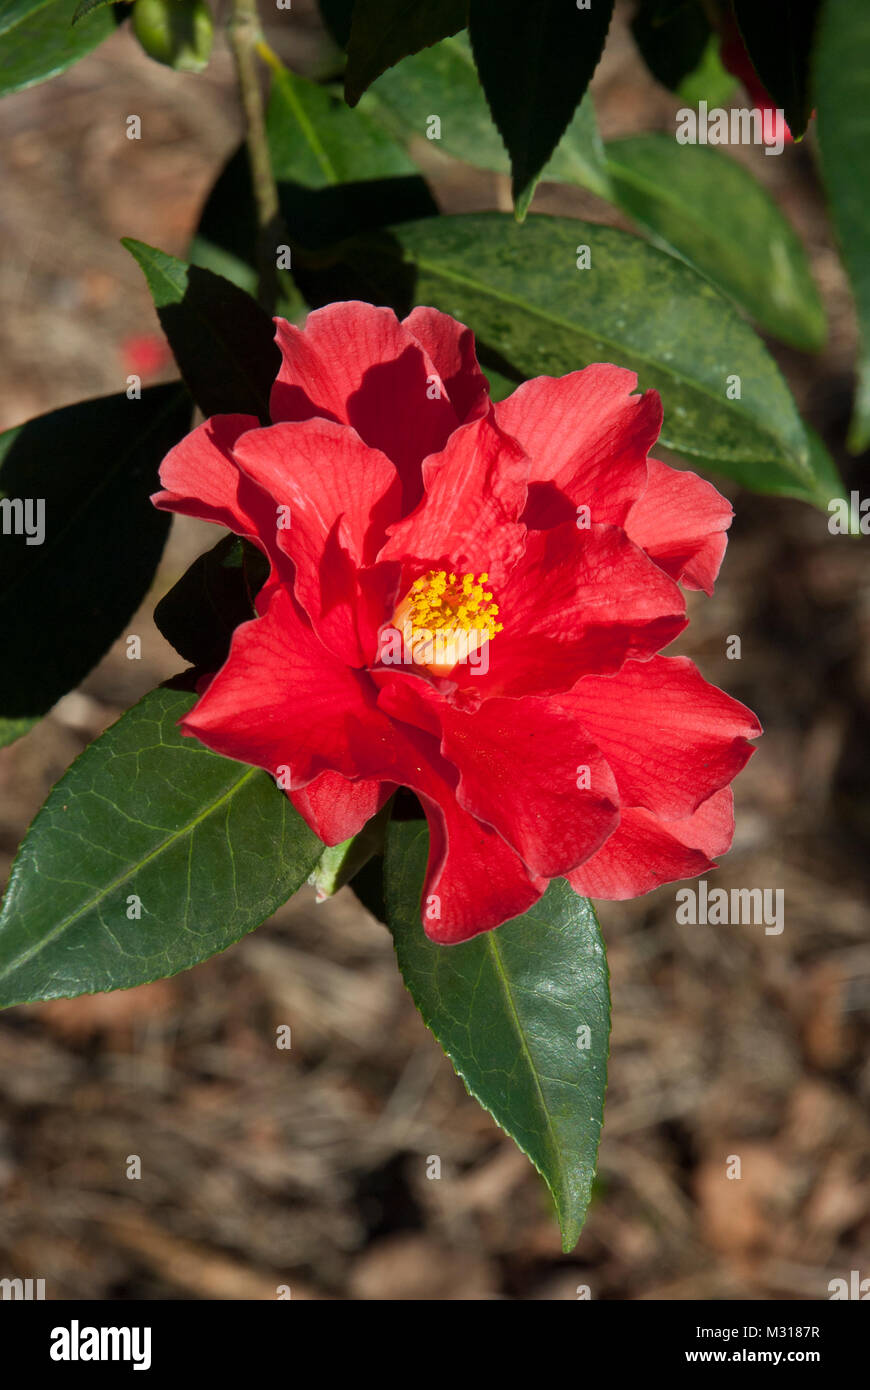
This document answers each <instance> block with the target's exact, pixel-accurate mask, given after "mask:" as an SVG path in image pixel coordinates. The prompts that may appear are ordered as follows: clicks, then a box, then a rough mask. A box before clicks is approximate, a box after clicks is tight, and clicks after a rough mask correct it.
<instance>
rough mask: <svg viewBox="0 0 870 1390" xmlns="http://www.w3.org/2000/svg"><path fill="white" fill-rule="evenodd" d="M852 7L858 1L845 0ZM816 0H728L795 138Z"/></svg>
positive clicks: (806, 89) (801, 118) (807, 100)
mask: <svg viewBox="0 0 870 1390" xmlns="http://www.w3.org/2000/svg"><path fill="white" fill-rule="evenodd" d="M848 3H849V4H850V7H851V8H852V9H853V10H855V11H856V12H858V11H859V10H860V9H861V6H860V5H855V4H854V0H848ZM819 4H820V0H764V3H763V4H759V0H732V5H733V7H734V15H735V17H736V19H737V24H738V26H739V29H740V33H741V35H742V37H743V42H744V44H745V46H746V51H747V53H748V54H749V57H750V58H751V59H752V66H753V67H754V68H755V71H756V73H757V74H758V76H759V78H760V80H761V82H762V84H763V85H764V86H765V87H766V89H767V91H768V93H769V95H770V98H771V100H772V102H773V104H774V106H781V107H782V109H783V111H784V112H785V119H786V123H787V125H788V127H789V129H790V131H791V133H792V135H793V136H794V137H795V139H796V140H798V139H800V137H801V136H802V135H803V133H804V131H805V130H806V128H807V122H808V121H809V118H810V112H811V111H812V99H811V94H810V71H809V70H810V52H811V49H812V43H813V35H814V30H815V25H816V18H817V15H818V11H819Z"/></svg>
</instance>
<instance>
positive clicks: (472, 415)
mask: <svg viewBox="0 0 870 1390" xmlns="http://www.w3.org/2000/svg"><path fill="white" fill-rule="evenodd" d="M402 326H403V327H404V328H406V329H407V330H408V332H409V333H410V334H411V335H412V337H413V338H415V339H416V341H417V342H418V343H419V344H420V346H421V348H422V349H423V351H424V352H425V353H426V354H427V355H428V356H429V358H430V359H431V361H432V362H433V364H434V366H435V370H436V372H437V373H438V375H439V376H440V378H441V380H442V381H443V382H444V385H445V386H446V388H447V394H448V396H449V398H450V403H451V405H452V406H453V409H454V410H455V411H456V417H457V419H458V420H459V421H460V422H462V421H464V420H475V419H477V418H478V416H480V415H485V414H486V413H487V410H488V408H489V382H488V381H487V379H486V377H485V376H484V374H483V372H482V371H481V370H480V367H479V365H478V361H477V353H476V352H475V349H474V334H473V333H472V331H471V329H470V328H466V327H465V324H463V323H459V322H458V321H457V320H456V319H454V318H451V317H450V315H449V314H442V313H441V311H440V310H439V309H430V308H428V307H426V306H424V305H420V306H419V307H418V308H416V309H414V310H413V312H412V313H410V314H409V315H408V317H407V318H406V319H403V320H402Z"/></svg>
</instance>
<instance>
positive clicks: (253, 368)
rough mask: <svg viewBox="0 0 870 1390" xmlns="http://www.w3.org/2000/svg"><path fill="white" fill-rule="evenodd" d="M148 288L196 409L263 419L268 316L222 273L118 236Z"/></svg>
mask: <svg viewBox="0 0 870 1390" xmlns="http://www.w3.org/2000/svg"><path fill="white" fill-rule="evenodd" d="M123 244H124V246H126V248H127V250H128V251H129V252H130V254H131V255H132V256H133V257H135V259H136V260H137V261H138V263H139V265H140V266H141V268H142V271H143V273H144V275H145V279H146V280H147V282H148V288H149V290H150V291H151V297H152V298H153V300H154V304H155V307H156V309H157V315H158V318H159V319H160V323H161V326H162V328H163V331H164V333H165V334H166V337H167V338H168V339H169V346H170V347H171V348H172V351H173V353H174V354H175V360H176V362H177V363H178V368H179V371H180V372H181V375H182V376H183V377H184V380H185V381H186V383H187V385H188V387H189V388H190V392H191V395H192V396H193V398H194V400H195V401H196V403H197V405H198V406H199V408H200V410H201V411H202V413H203V415H234V414H241V415H257V416H259V418H260V420H261V421H262V422H263V423H264V424H267V423H268V421H269V393H270V391H271V389H272V383H273V381H274V380H275V377H276V376H277V375H278V368H279V366H280V364H281V354H280V352H279V351H278V348H277V346H276V345H275V342H274V336H275V330H274V327H273V324H272V320H271V319H270V318H269V315H268V314H267V313H265V311H264V310H263V309H261V308H260V306H259V304H257V303H256V301H255V300H253V299H252V298H251V297H250V295H248V294H245V292H244V290H240V289H239V288H238V286H237V285H233V284H231V283H230V281H229V280H224V279H223V278H222V276H220V275H215V274H214V273H213V272H212V271H210V270H203V269H202V267H201V266H190V265H188V264H187V263H186V262H185V261H179V260H177V259H176V258H175V256H168V255H167V254H166V252H165V251H158V250H156V248H155V247H153V246H146V245H145V243H144V242H142V241H134V240H133V238H132V237H124V238H123Z"/></svg>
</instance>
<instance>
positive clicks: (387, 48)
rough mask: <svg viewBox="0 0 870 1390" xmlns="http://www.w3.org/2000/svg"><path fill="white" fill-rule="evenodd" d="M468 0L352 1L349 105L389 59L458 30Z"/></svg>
mask: <svg viewBox="0 0 870 1390" xmlns="http://www.w3.org/2000/svg"><path fill="white" fill-rule="evenodd" d="M467 22H468V0H427V3H426V4H423V5H421V4H420V3H419V2H418V0H356V3H355V5H354V7H353V17H352V20H351V26H350V37H349V39H348V45H347V72H346V74H345V81H344V90H345V95H346V97H347V100H348V101H349V102H350V103H351V105H355V104H356V102H358V101H359V99H360V97H361V96H362V94H363V92H364V91H365V90H366V88H367V87H369V86H371V84H372V82H374V80H375V78H376V77H379V76H380V74H381V73H382V72H384V71H385V70H386V69H387V68H389V67H392V66H393V64H394V63H398V62H400V61H401V60H402V59H403V58H406V57H407V56H408V55H409V54H411V53H418V52H419V51H420V49H421V48H428V47H429V45H430V44H433V43H437V42H438V40H439V39H443V38H445V37H446V36H447V35H448V34H455V33H456V32H457V30H459V29H464V28H465V25H466V24H467Z"/></svg>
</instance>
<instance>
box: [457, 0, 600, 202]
mask: <svg viewBox="0 0 870 1390" xmlns="http://www.w3.org/2000/svg"><path fill="white" fill-rule="evenodd" d="M612 13H613V0H596V3H595V4H594V5H592V6H591V8H589V9H583V10H580V9H578V8H577V6H576V5H572V4H569V3H567V0H538V3H537V4H535V5H530V4H529V3H528V0H471V6H470V9H469V19H468V32H469V35H470V37H471V46H472V49H473V51H474V61H475V63H476V64H477V71H478V72H479V74H480V80H481V83H482V84H483V90H484V92H485V93H486V99H487V101H488V103H489V109H490V111H491V112H492V117H493V120H494V121H495V123H496V125H497V126H498V129H499V131H500V133H501V136H502V139H503V140H504V143H505V146H506V148H507V151H508V154H509V155H510V160H511V178H512V187H513V196H514V204H515V207H516V213H517V217H518V218H523V217H524V216H525V214H526V211H527V209H528V206H529V203H530V202H531V200H532V197H533V195H534V191H535V185H536V183H537V181H538V179H539V178H540V176H541V173H542V171H543V169H544V167H545V165H546V164H547V161H548V160H549V159H550V157H551V156H552V154H553V151H554V150H555V148H556V146H557V145H558V143H559V141H560V140H561V138H562V135H563V134H564V132H565V130H566V129H567V126H568V123H569V122H570V120H571V117H572V116H573V114H574V112H575V110H576V109H577V106H578V105H579V104H580V100H581V98H582V96H583V93H584V92H585V91H586V88H587V86H588V85H589V79H590V78H591V76H592V74H593V72H594V71H595V68H596V67H597V65H598V60H599V58H600V57H601V52H602V49H603V48H604V40H605V39H606V37H607V30H608V27H609V25H610V18H611V15H612Z"/></svg>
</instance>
